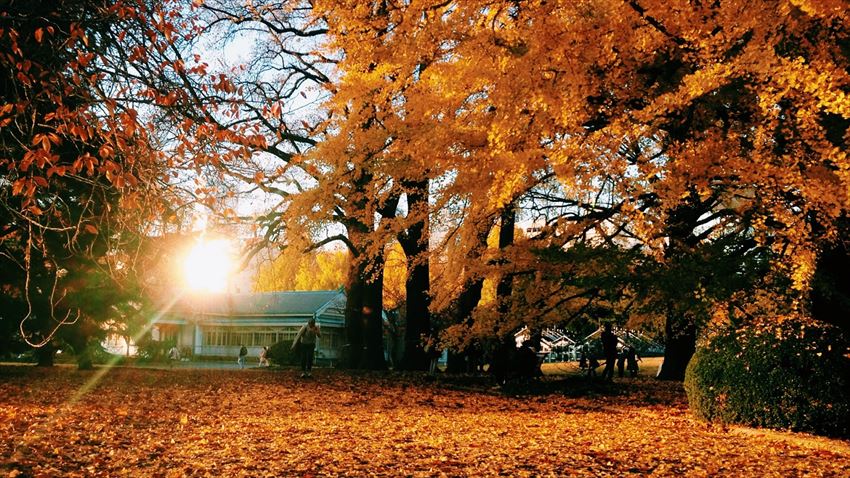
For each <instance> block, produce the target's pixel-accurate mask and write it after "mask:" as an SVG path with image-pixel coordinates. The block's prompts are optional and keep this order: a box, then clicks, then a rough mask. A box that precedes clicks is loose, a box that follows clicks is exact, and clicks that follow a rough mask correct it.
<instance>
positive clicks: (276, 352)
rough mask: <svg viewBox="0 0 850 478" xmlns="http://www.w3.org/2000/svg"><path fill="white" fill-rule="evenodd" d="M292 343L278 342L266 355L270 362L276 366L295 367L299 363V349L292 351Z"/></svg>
mask: <svg viewBox="0 0 850 478" xmlns="http://www.w3.org/2000/svg"><path fill="white" fill-rule="evenodd" d="M291 347H292V341H283V342H278V343H276V344H274V345H272V346H271V347H269V351H268V353H267V354H266V357H268V359H269V361H270V362H271V363H273V364H275V365H295V364H296V363H297V362H298V348H297V347H296V348H295V350H292V349H291Z"/></svg>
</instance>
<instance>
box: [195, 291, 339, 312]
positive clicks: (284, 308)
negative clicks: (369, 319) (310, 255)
mask: <svg viewBox="0 0 850 478" xmlns="http://www.w3.org/2000/svg"><path fill="white" fill-rule="evenodd" d="M343 307H345V294H344V293H343V292H342V291H341V290H317V291H275V292H255V293H249V294H217V295H214V296H209V297H207V298H205V299H204V301H203V302H202V303H201V304H199V305H198V307H197V308H196V309H195V310H196V311H197V312H199V313H200V314H203V315H227V316H230V317H236V316H243V317H257V316H264V317H275V316H294V315H299V316H313V315H320V314H330V315H337V314H339V315H341V314H342V312H343V310H342V308H343Z"/></svg>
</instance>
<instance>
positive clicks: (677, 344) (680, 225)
mask: <svg viewBox="0 0 850 478" xmlns="http://www.w3.org/2000/svg"><path fill="white" fill-rule="evenodd" d="M710 209H711V201H708V200H707V201H703V200H702V199H700V197H699V195H698V194H697V193H696V192H695V191H693V190H692V191H691V192H690V195H689V196H687V197H686V198H685V199H684V201H683V202H682V203H681V204H680V205H679V206H677V207H675V208H674V209H673V210H671V211H670V213H669V214H668V217H667V224H666V234H667V237H668V240H669V243H668V246H667V249H666V250H665V251H664V256H665V258H666V260H667V262H668V265H669V266H672V267H677V266H678V264H679V263H680V262H681V260H682V258H684V257H686V256H687V255H688V254H693V251H694V248H696V247H697V246H698V245H699V241H700V240H699V238H698V237H697V236H695V235H694V230H695V229H696V227H697V226H698V224H699V218H700V217H701V216H702V215H703V214H704V213H706V212H707V211H709V210H710ZM688 293H690V291H688ZM683 305H687V299H686V298H685V297H676V298H675V299H674V301H673V302H671V303H670V304H669V306H668V307H667V313H666V318H665V323H664V341H665V344H664V360H663V362H662V364H661V368H660V369H659V370H658V378H659V379H662V380H679V381H681V380H684V379H685V369H686V368H687V367H688V363H689V362H690V361H691V357H693V355H694V351H695V350H696V344H697V323H696V318H695V317H692V316H690V315H689V314H687V312H685V311H682V306H683Z"/></svg>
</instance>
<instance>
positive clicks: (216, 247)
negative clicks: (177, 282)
mask: <svg viewBox="0 0 850 478" xmlns="http://www.w3.org/2000/svg"><path fill="white" fill-rule="evenodd" d="M232 272H233V248H232V246H231V244H230V241H228V240H226V239H212V240H201V241H200V242H198V243H197V244H195V247H193V248H192V249H191V250H190V251H189V253H188V254H187V255H186V259H185V260H184V261H183V277H184V279H185V282H186V287H187V288H188V289H189V290H192V291H194V292H224V291H226V290H227V286H228V284H229V282H230V274H231V273H232Z"/></svg>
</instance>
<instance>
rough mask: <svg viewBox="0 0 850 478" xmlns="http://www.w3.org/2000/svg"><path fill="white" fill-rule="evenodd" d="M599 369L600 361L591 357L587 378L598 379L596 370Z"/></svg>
mask: <svg viewBox="0 0 850 478" xmlns="http://www.w3.org/2000/svg"><path fill="white" fill-rule="evenodd" d="M598 368H599V360H596V357H594V356H593V355H591V356H590V360H589V361H588V365H587V376H588V377H596V369H598Z"/></svg>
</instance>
